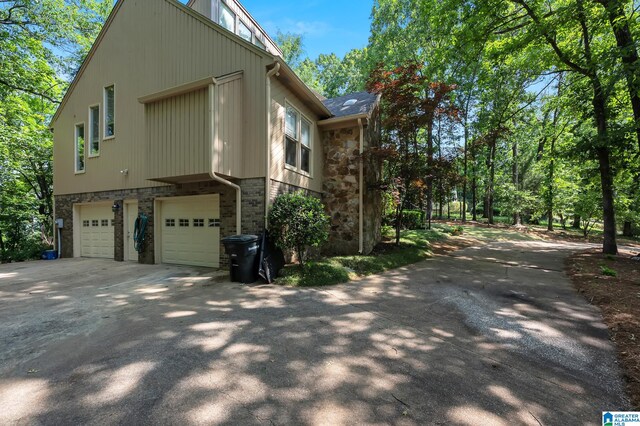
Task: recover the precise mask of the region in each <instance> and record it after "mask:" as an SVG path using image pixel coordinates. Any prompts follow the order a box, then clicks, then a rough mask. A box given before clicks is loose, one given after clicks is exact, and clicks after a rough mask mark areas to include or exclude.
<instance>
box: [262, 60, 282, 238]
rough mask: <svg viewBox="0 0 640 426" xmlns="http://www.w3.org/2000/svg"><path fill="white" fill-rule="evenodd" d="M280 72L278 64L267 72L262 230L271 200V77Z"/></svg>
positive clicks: (265, 225)
mask: <svg viewBox="0 0 640 426" xmlns="http://www.w3.org/2000/svg"><path fill="white" fill-rule="evenodd" d="M278 71H280V62H276V63H275V66H274V67H273V68H272V69H271V70H269V72H267V144H266V146H267V156H266V159H267V163H266V170H265V175H264V176H265V177H264V229H267V215H268V214H269V201H270V200H271V136H272V129H271V77H273V76H274V75H277V74H278Z"/></svg>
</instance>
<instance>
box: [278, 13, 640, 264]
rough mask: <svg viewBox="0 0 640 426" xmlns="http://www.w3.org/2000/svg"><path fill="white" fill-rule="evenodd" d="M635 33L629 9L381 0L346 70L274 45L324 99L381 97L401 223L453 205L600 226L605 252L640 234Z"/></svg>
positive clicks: (492, 216)
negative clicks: (366, 93) (358, 93)
mask: <svg viewBox="0 0 640 426" xmlns="http://www.w3.org/2000/svg"><path fill="white" fill-rule="evenodd" d="M639 30H640V28H639V27H638V19H637V10H636V8H635V4H634V3H633V2H630V1H626V2H625V1H621V0H560V1H558V0H551V1H549V0H547V1H540V0H475V1H473V2H468V1H460V0H376V1H375V2H374V7H373V11H372V26H371V34H370V38H369V45H368V46H367V47H366V48H365V49H362V50H353V51H351V52H349V53H347V55H346V56H345V57H344V58H343V59H342V60H340V59H338V58H337V57H335V55H321V56H320V57H319V58H317V60H315V61H311V60H309V59H301V56H302V54H301V53H300V50H301V49H300V44H301V41H300V40H298V42H297V43H296V42H292V40H295V39H296V38H295V36H294V35H291V34H285V35H282V34H279V36H278V40H280V41H288V42H289V43H288V44H287V43H285V44H283V45H284V46H285V48H288V47H294V49H285V50H286V51H287V52H288V54H290V55H291V56H292V58H293V59H295V60H294V61H293V66H294V67H295V68H296V69H297V70H299V73H300V75H301V76H302V78H304V79H305V81H307V82H308V84H309V85H311V86H312V87H314V88H315V89H316V90H318V91H319V92H320V93H322V94H323V95H325V96H334V95H339V94H342V93H345V92H348V91H353V90H362V89H364V88H368V89H369V90H373V91H376V92H379V93H381V94H382V95H383V97H382V99H383V111H384V118H383V128H384V137H383V140H384V146H383V148H382V149H381V150H379V151H380V155H381V158H382V159H383V160H384V163H385V179H384V182H381V184H382V186H383V187H384V188H387V192H388V194H387V197H386V199H387V200H388V204H389V206H388V209H390V210H391V211H392V212H394V213H395V214H396V215H398V216H401V215H402V211H403V210H404V209H409V208H411V209H415V208H419V209H422V210H425V211H426V212H427V218H430V217H431V216H432V215H433V216H434V217H440V216H442V215H443V206H444V205H446V204H448V203H450V202H451V201H453V200H457V201H459V202H460V204H462V207H461V212H460V216H461V219H463V220H468V219H473V220H476V219H478V218H479V217H483V218H486V219H487V220H488V222H489V223H495V222H496V220H497V218H498V217H500V218H501V219H502V220H504V217H505V216H506V217H507V219H506V220H508V221H509V222H510V223H513V224H520V223H522V222H523V221H528V222H532V223H539V222H540V221H546V222H547V226H548V229H549V230H553V229H554V228H553V227H554V222H555V223H559V224H560V226H562V227H576V228H580V229H582V230H583V233H584V234H585V235H586V234H588V233H589V232H590V231H591V230H592V229H593V228H594V227H596V226H597V227H601V228H602V232H603V240H604V241H603V252H604V253H608V254H614V253H616V252H617V243H616V236H617V234H618V233H619V232H622V233H623V234H625V235H632V234H636V233H638V232H639V230H638V227H639V222H640V214H639V210H640V126H639V123H640V60H639V57H638V48H637V44H636V43H637V42H636V39H637V38H638V36H639V35H640V33H639ZM291 52H293V53H291ZM354 58H357V59H356V60H354ZM327 71H329V74H328V75H325V73H326V72H327ZM327 78H328V79H327ZM432 206H435V209H434V208H433V207H432ZM432 209H433V210H434V211H433V212H432V211H431V210H432ZM396 221H397V222H399V220H398V219H396Z"/></svg>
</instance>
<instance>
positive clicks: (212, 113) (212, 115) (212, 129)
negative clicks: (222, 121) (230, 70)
mask: <svg viewBox="0 0 640 426" xmlns="http://www.w3.org/2000/svg"><path fill="white" fill-rule="evenodd" d="M215 89H216V87H215V84H210V85H209V157H210V158H209V160H210V165H211V168H210V170H209V176H210V177H211V179H213V180H215V181H216V182H219V183H221V184H223V185H226V186H230V187H231V188H233V189H235V190H236V234H242V189H241V188H240V186H238V185H236V184H235V183H233V182H230V181H228V180H226V179H224V178H222V177H221V176H218V175H217V174H216V172H215V171H214V170H215V167H214V166H213V161H214V158H215V154H216V153H215V142H216V126H215V124H216V104H215V102H216V96H215Z"/></svg>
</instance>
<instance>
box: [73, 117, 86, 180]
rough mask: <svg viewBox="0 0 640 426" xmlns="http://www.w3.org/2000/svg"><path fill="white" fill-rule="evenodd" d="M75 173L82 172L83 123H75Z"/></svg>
mask: <svg viewBox="0 0 640 426" xmlns="http://www.w3.org/2000/svg"><path fill="white" fill-rule="evenodd" d="M75 145H76V173H81V172H84V124H76V130H75Z"/></svg>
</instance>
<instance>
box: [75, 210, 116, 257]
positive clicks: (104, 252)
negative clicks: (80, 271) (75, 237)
mask: <svg viewBox="0 0 640 426" xmlns="http://www.w3.org/2000/svg"><path fill="white" fill-rule="evenodd" d="M113 236H114V223H113V212H112V211H111V204H98V205H82V206H80V256H82V257H103V258H107V259H113V257H114V255H113V246H114V238H113Z"/></svg>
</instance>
